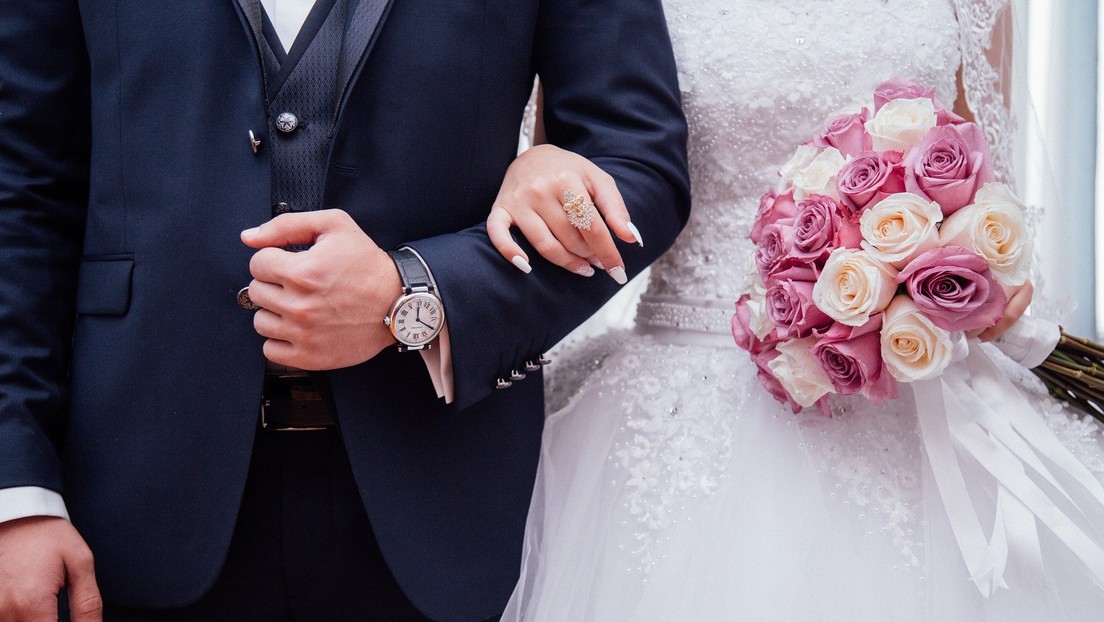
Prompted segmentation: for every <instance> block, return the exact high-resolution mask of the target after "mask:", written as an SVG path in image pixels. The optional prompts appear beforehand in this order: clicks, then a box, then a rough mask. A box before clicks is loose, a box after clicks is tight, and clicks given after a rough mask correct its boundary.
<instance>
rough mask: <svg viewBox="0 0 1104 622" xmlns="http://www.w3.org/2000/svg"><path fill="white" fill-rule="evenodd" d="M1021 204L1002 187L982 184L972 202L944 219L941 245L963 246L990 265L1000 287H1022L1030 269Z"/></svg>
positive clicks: (1028, 238)
mask: <svg viewBox="0 0 1104 622" xmlns="http://www.w3.org/2000/svg"><path fill="white" fill-rule="evenodd" d="M1024 209H1025V207H1024V204H1023V203H1021V202H1020V200H1019V199H1018V198H1016V196H1015V195H1014V194H1012V191H1011V190H1010V189H1009V188H1008V186H1005V185H1004V184H998V183H989V184H985V185H984V186H983V187H982V188H981V189H980V190H978V191H977V194H976V195H975V196H974V203H973V204H972V205H967V206H966V207H964V208H962V209H960V210H958V211H957V212H955V213H953V214H951V215H950V216H948V217H947V220H946V222H944V223H943V227H942V229H941V230H940V232H939V237H940V242H941V245H942V246H948V245H954V246H962V247H964V248H968V249H971V250H973V251H974V252H975V253H977V254H979V255H981V256H982V257H984V258H985V260H986V261H988V262H989V268H990V269H991V270H992V271H993V276H994V277H995V278H996V279H997V281H999V282H1000V283H1001V284H1003V285H1007V286H1009V287H1016V286H1019V285H1023V283H1024V281H1026V280H1027V278H1028V276H1029V272H1030V270H1031V248H1032V246H1031V232H1030V231H1028V229H1027V223H1026V222H1025V221H1024Z"/></svg>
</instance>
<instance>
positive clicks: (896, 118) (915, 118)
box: [866, 97, 936, 153]
mask: <svg viewBox="0 0 1104 622" xmlns="http://www.w3.org/2000/svg"><path fill="white" fill-rule="evenodd" d="M935 122H936V115H935V104H933V103H932V101H931V99H928V98H926V97H921V98H918V99H895V100H893V101H890V102H888V103H886V105H884V106H882V107H881V109H880V110H878V112H877V114H875V115H874V118H872V119H870V120H869V121H867V122H866V131H867V132H869V133H870V137H871V138H872V139H873V142H874V151H900V152H901V153H904V152H906V151H908V150H909V149H910V148H912V147H915V146H916V145H919V144H920V142H921V141H923V140H924V135H925V134H927V133H928V130H930V129H932V128H933V127H935Z"/></svg>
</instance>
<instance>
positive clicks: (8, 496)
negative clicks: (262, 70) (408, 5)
mask: <svg viewBox="0 0 1104 622" xmlns="http://www.w3.org/2000/svg"><path fill="white" fill-rule="evenodd" d="M261 4H263V5H264V8H265V12H266V13H268V19H269V21H271V22H272V25H273V26H274V27H275V29H276V34H277V35H279V37H280V43H282V44H283V46H284V51H287V50H290V49H291V46H292V44H293V43H294V42H295V37H297V36H298V35H299V29H300V28H302V27H303V22H305V21H306V19H307V15H308V14H309V13H310V10H311V8H312V7H313V6H314V0H261ZM415 254H417V252H415ZM418 259H421V256H419V257H418ZM422 263H423V264H424V263H425V261H422ZM426 269H427V271H428V267H427V268H426ZM397 295H398V294H396V296H397ZM380 321H381V322H382V321H383V319H382V318H380ZM420 353H421V355H422V361H423V362H424V363H425V365H426V369H427V370H428V371H429V378H430V380H431V381H432V382H433V388H434V390H436V392H437V397H441V398H444V399H445V402H446V403H449V402H452V400H453V396H454V390H453V379H452V351H451V349H450V347H449V339H448V326H447V325H446V326H445V328H444V329H443V330H442V331H441V334H440V336H439V337H438V338H437V347H435V348H433V349H432V350H421V351H420ZM28 516H58V517H61V518H64V519H66V520H68V519H69V512H68V511H67V510H66V509H65V501H64V500H63V499H62V498H61V495H60V494H58V493H56V492H54V491H53V490H48V489H46V488H40V487H38V486H17V487H14V488H3V489H0V523H2V522H4V521H9V520H15V519H17V518H26V517H28Z"/></svg>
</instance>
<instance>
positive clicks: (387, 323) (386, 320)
mask: <svg viewBox="0 0 1104 622" xmlns="http://www.w3.org/2000/svg"><path fill="white" fill-rule="evenodd" d="M383 325H384V326H390V325H391V317H390V316H388V317H385V318H383Z"/></svg>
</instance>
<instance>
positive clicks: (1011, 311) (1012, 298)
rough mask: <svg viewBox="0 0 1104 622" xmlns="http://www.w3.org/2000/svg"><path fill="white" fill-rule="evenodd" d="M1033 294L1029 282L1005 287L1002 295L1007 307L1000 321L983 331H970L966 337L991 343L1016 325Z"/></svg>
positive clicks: (1033, 290) (1032, 288)
mask: <svg viewBox="0 0 1104 622" xmlns="http://www.w3.org/2000/svg"><path fill="white" fill-rule="evenodd" d="M1034 292H1035V288H1034V286H1032V285H1031V281H1025V282H1024V284H1023V285H1020V286H1019V287H1006V288H1004V293H1005V294H1007V295H1008V305H1007V306H1005V308H1004V315H1003V316H1001V319H999V320H997V323H996V324H994V325H992V326H990V327H989V328H986V329H983V330H976V331H971V332H969V333H967V334H966V336H967V337H977V338H978V339H980V340H982V341H992V340H994V339H996V338H997V337H1000V336H1001V335H1003V334H1004V333H1005V331H1007V330H1008V329H1009V328H1011V327H1012V325H1013V324H1015V323H1016V320H1018V319H1020V316H1021V315H1023V314H1024V311H1027V307H1028V305H1030V304H1031V296H1032V294H1033V293H1034Z"/></svg>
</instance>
